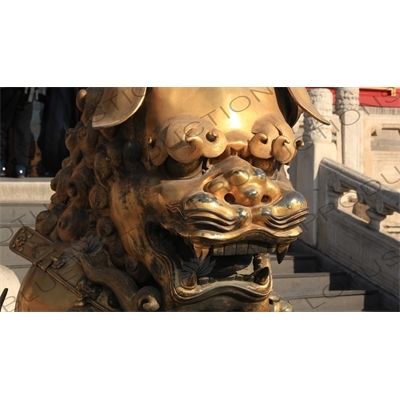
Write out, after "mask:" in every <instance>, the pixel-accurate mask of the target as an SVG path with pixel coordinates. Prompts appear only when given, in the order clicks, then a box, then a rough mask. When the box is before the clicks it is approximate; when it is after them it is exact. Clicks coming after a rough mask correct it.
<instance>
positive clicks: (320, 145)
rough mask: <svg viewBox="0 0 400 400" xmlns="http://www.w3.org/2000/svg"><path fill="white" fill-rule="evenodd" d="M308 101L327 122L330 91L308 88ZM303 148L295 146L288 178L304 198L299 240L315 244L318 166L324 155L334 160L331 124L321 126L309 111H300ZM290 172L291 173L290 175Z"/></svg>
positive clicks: (330, 112)
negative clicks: (305, 213) (306, 211)
mask: <svg viewBox="0 0 400 400" xmlns="http://www.w3.org/2000/svg"><path fill="white" fill-rule="evenodd" d="M308 93H309V95H310V97H311V100H312V102H313V104H314V106H315V107H316V109H317V110H318V111H319V112H320V114H321V115H322V116H323V117H324V118H325V119H326V120H328V121H330V120H331V118H332V102H333V101H332V93H331V91H330V90H329V89H312V90H310V91H309V92H308ZM302 139H303V141H304V147H302V148H300V149H299V152H298V154H297V157H296V159H295V162H294V166H293V168H292V167H291V168H290V177H291V180H292V182H293V185H294V187H295V188H296V190H298V191H299V192H300V193H301V194H302V195H303V196H304V197H305V198H306V200H307V203H308V207H309V215H308V217H307V220H306V221H305V222H304V223H303V224H302V225H301V227H302V229H303V233H302V235H301V240H302V241H303V242H305V243H307V244H308V245H310V246H313V247H316V246H317V237H318V234H317V217H318V208H319V205H318V168H319V164H320V162H321V160H322V159H323V158H324V157H327V158H330V159H333V160H335V161H336V146H335V144H334V143H332V127H331V126H329V125H323V124H322V123H321V122H318V121H317V120H316V119H314V118H312V117H311V116H310V115H309V114H307V113H305V114H304V133H303V137H302ZM292 172H293V174H292Z"/></svg>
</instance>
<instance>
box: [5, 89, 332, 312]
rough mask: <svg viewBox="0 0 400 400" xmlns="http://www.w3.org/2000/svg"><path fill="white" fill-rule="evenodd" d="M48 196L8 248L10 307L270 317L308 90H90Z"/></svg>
mask: <svg viewBox="0 0 400 400" xmlns="http://www.w3.org/2000/svg"><path fill="white" fill-rule="evenodd" d="M77 105H78V108H79V109H80V111H81V112H82V117H81V121H80V122H79V123H78V124H77V125H76V126H75V127H74V128H72V129H70V130H68V132H67V134H66V145H67V147H68V150H69V151H70V156H69V157H68V158H67V159H65V160H64V161H63V165H62V169H61V170H60V171H59V172H58V174H57V175H56V177H55V178H54V179H53V180H52V182H51V188H52V189H53V190H54V192H55V193H54V195H53V196H52V197H51V203H50V205H49V207H48V209H47V210H45V211H43V212H41V213H40V214H38V215H37V218H36V226H35V230H32V229H29V228H26V227H24V228H21V230H20V231H19V232H18V233H17V234H16V235H15V236H14V238H13V240H12V242H11V244H10V248H11V249H12V250H13V251H15V252H17V253H18V254H20V255H21V256H23V257H25V258H27V259H29V260H30V261H31V262H32V264H33V265H32V267H31V268H30V270H29V272H28V273H27V275H26V277H25V279H24V281H23V283H22V285H21V289H20V292H19V294H18V298H17V304H16V311H213V310H215V311H279V310H284V309H289V308H290V307H289V306H288V305H287V304H285V302H283V301H280V300H279V296H276V295H275V294H274V293H273V280H272V273H271V265H270V261H269V255H270V254H271V253H274V252H276V255H277V259H278V262H281V261H282V259H283V257H284V256H285V253H286V251H287V249H288V246H289V244H290V243H291V242H293V241H294V240H296V238H297V237H298V236H299V234H300V233H301V229H300V228H299V224H300V223H301V222H302V221H303V220H304V219H305V216H306V214H307V203H306V201H305V199H304V197H303V196H302V195H301V194H300V193H298V192H296V191H295V190H294V188H293V187H292V185H291V183H290V181H289V180H288V178H287V176H286V174H285V171H284V168H283V167H284V165H289V164H290V162H291V161H292V160H293V158H294V157H295V155H296V152H297V149H298V147H299V146H301V145H302V143H301V141H300V140H297V141H296V140H295V137H294V133H293V130H292V127H293V126H294V124H295V123H296V121H297V120H298V118H299V117H300V115H301V113H302V112H303V111H306V112H308V113H309V114H311V115H312V116H313V117H315V118H316V119H317V120H319V121H320V122H322V123H327V122H326V121H325V120H324V119H323V118H322V117H321V116H320V115H319V113H318V111H317V110H316V109H315V108H314V106H313V105H312V103H311V100H310V98H309V97H308V93H307V91H306V90H305V89H304V88H88V89H85V90H81V91H80V92H79V94H78V96H77Z"/></svg>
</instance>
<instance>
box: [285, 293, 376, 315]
mask: <svg viewBox="0 0 400 400" xmlns="http://www.w3.org/2000/svg"><path fill="white" fill-rule="evenodd" d="M284 298H285V300H288V301H290V303H291V304H292V305H293V308H294V311H295V312H360V311H379V296H378V292H377V291H373V290H338V291H330V292H327V293H326V294H325V295H320V294H310V295H306V296H298V295H291V296H290V295H288V296H285V297H284Z"/></svg>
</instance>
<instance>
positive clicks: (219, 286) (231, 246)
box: [146, 223, 295, 303]
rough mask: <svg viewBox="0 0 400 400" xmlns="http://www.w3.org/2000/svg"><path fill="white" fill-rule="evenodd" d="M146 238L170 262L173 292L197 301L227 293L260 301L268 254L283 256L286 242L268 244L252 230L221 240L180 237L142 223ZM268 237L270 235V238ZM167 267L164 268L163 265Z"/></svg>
mask: <svg viewBox="0 0 400 400" xmlns="http://www.w3.org/2000/svg"><path fill="white" fill-rule="evenodd" d="M146 232H147V237H148V239H149V240H150V241H151V242H152V245H153V246H154V247H155V248H157V250H158V251H159V252H160V253H161V254H163V255H165V256H166V258H167V259H168V261H167V260H166V264H168V265H171V268H169V269H170V272H171V275H170V276H171V283H172V285H171V286H172V289H173V291H174V292H175V295H176V296H177V297H178V298H180V299H181V300H182V301H183V300H184V301H185V302H189V303H191V302H198V301H202V300H204V299H206V298H209V297H211V296H215V295H222V294H227V295H229V296H234V297H236V298H239V299H243V300H246V301H262V300H263V299H265V298H266V297H267V296H268V295H269V293H270V292H271V290H272V275H271V269H270V262H269V254H271V253H273V252H275V251H276V252H277V254H278V252H279V254H280V255H281V256H282V257H281V259H283V257H284V254H285V253H286V250H287V248H288V246H289V243H290V242H292V241H293V240H295V238H287V240H286V243H281V244H272V243H270V242H269V241H267V240H266V239H267V237H266V236H265V233H263V232H260V231H257V230H253V231H248V232H246V233H245V234H242V235H240V239H236V240H234V239H232V240H230V241H227V242H224V243H223V244H222V243H213V242H212V241H211V240H207V239H201V238H199V237H197V238H195V239H194V238H184V237H182V236H180V235H178V234H175V233H172V232H170V231H168V230H166V229H164V228H163V227H162V226H161V225H159V224H156V223H148V224H147V226H146ZM271 239H272V238H270V241H271V242H272V240H271ZM166 267H167V265H166ZM167 268H168V267H167Z"/></svg>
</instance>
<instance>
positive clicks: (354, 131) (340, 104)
mask: <svg viewBox="0 0 400 400" xmlns="http://www.w3.org/2000/svg"><path fill="white" fill-rule="evenodd" d="M359 92H360V90H359V88H349V87H340V88H337V89H336V104H335V106H336V110H335V113H336V114H338V115H339V117H340V122H341V125H342V160H343V164H344V165H347V166H348V167H350V168H353V169H355V170H356V171H358V172H361V173H362V172H364V165H363V160H364V145H365V140H364V112H363V111H360V110H359V108H360V103H359Z"/></svg>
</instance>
